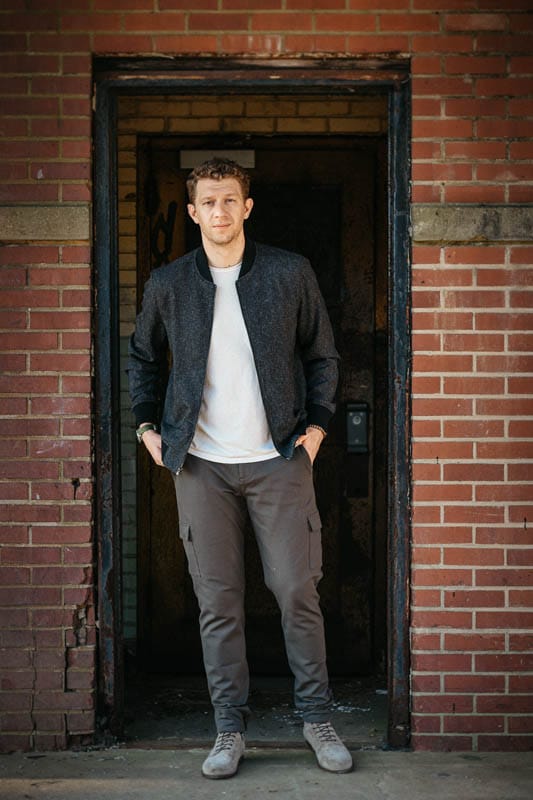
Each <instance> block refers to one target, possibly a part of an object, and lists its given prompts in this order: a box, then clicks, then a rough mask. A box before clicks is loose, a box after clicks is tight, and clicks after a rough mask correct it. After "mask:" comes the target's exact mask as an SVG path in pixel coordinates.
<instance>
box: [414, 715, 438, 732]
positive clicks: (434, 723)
mask: <svg viewBox="0 0 533 800" xmlns="http://www.w3.org/2000/svg"><path fill="white" fill-rule="evenodd" d="M411 731H412V732H413V733H440V731H441V718H440V716H435V717H429V716H427V715H424V716H419V715H418V714H416V713H414V714H413V713H412V714H411Z"/></svg>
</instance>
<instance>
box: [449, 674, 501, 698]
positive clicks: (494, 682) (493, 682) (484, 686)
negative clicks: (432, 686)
mask: <svg viewBox="0 0 533 800" xmlns="http://www.w3.org/2000/svg"><path fill="white" fill-rule="evenodd" d="M444 686H445V689H446V691H447V692H465V693H472V694H491V693H493V692H498V691H501V692H503V691H504V689H505V677H504V676H503V675H479V674H470V675H445V676H444Z"/></svg>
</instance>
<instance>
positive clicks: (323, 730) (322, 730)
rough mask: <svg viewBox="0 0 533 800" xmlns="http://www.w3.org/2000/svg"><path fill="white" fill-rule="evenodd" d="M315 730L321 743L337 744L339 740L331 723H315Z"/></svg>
mask: <svg viewBox="0 0 533 800" xmlns="http://www.w3.org/2000/svg"><path fill="white" fill-rule="evenodd" d="M313 728H314V730H315V733H316V735H317V737H318V739H319V740H320V741H321V742H337V741H338V739H339V737H338V736H337V734H336V733H335V730H334V728H333V725H332V724H331V722H314V723H313Z"/></svg>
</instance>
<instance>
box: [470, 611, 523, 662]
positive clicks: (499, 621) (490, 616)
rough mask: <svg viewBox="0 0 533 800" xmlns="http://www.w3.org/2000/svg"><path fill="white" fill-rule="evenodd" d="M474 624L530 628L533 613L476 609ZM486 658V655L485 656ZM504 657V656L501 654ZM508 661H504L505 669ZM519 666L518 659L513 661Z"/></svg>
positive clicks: (482, 626)
mask: <svg viewBox="0 0 533 800" xmlns="http://www.w3.org/2000/svg"><path fill="white" fill-rule="evenodd" d="M476 624H477V627H478V628H480V629H481V628H531V626H532V625H533V613H528V612H522V611H518V610H517V609H513V611H478V612H477V614H476ZM485 658H488V656H485ZM501 658H504V656H501ZM510 663H511V662H510V661H508V662H507V661H506V671H510V666H509V664H510ZM513 663H516V664H517V669H519V668H523V667H520V663H521V662H520V660H517V661H516V662H513Z"/></svg>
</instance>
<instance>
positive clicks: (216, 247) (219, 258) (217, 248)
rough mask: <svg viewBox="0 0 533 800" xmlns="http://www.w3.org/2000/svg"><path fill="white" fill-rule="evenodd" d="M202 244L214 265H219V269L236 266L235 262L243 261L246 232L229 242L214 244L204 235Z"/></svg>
mask: <svg viewBox="0 0 533 800" xmlns="http://www.w3.org/2000/svg"><path fill="white" fill-rule="evenodd" d="M202 244H203V247H204V250H205V253H206V256H207V258H208V261H209V263H210V264H211V266H213V267H218V268H219V269H220V268H223V267H234V266H235V264H238V263H239V262H240V261H242V257H243V253H244V245H245V238H244V233H241V235H240V236H239V237H238V238H237V239H236V240H235V241H233V242H229V243H228V244H214V243H213V242H209V241H206V239H204V238H203V237H202Z"/></svg>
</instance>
